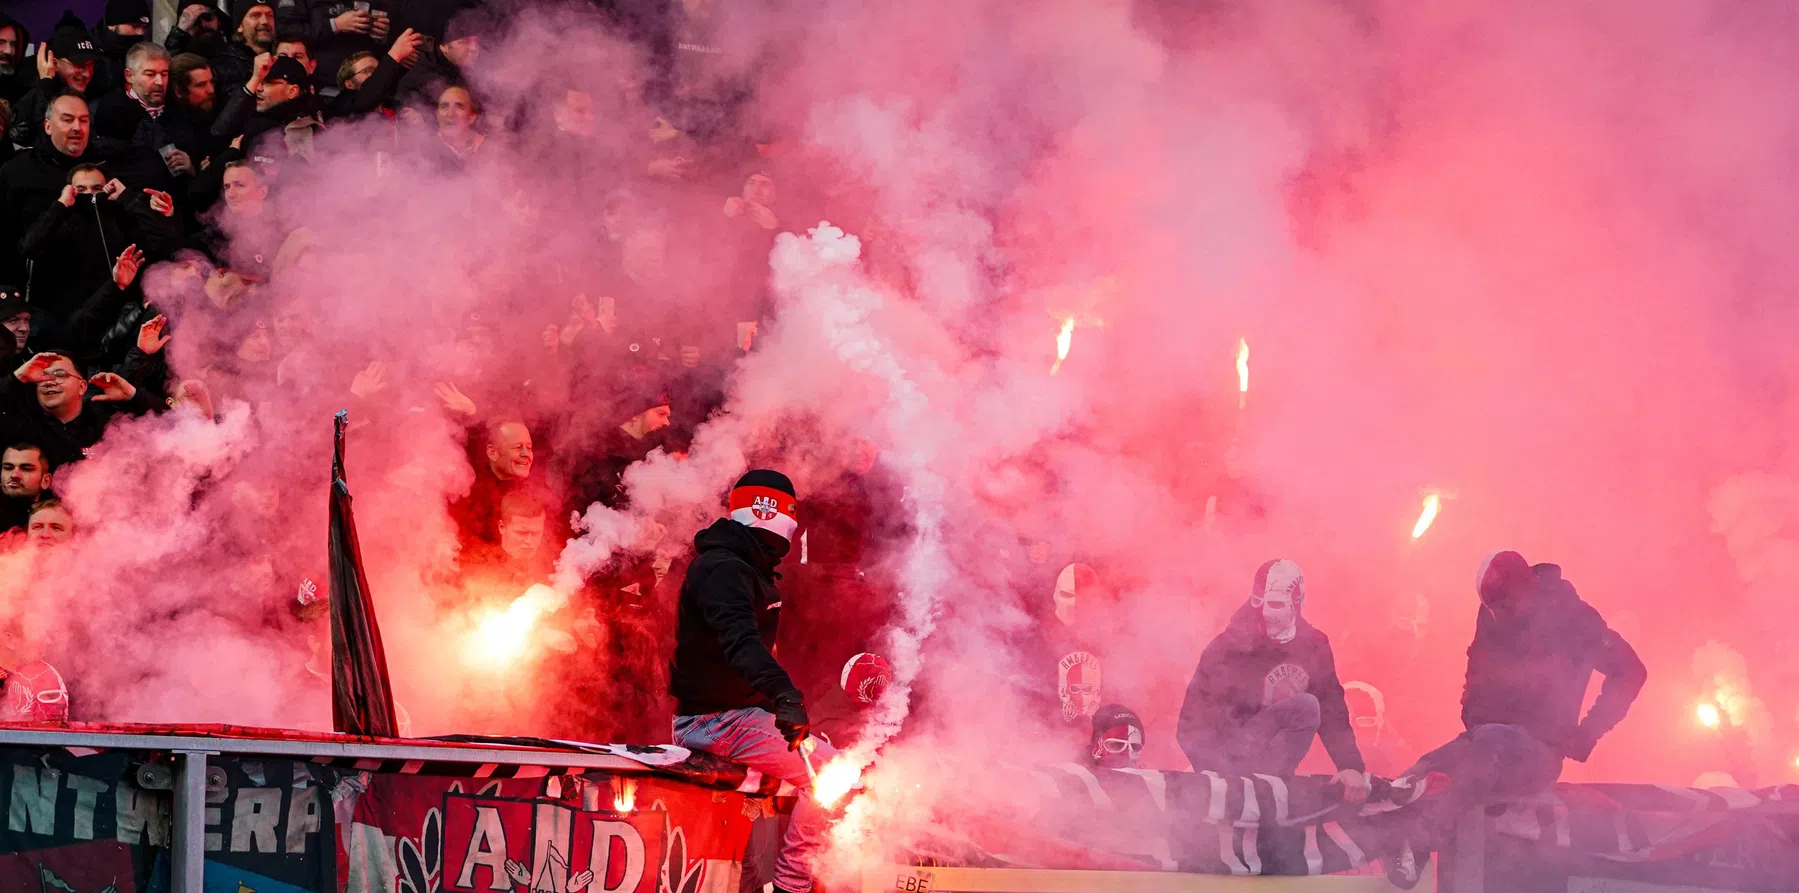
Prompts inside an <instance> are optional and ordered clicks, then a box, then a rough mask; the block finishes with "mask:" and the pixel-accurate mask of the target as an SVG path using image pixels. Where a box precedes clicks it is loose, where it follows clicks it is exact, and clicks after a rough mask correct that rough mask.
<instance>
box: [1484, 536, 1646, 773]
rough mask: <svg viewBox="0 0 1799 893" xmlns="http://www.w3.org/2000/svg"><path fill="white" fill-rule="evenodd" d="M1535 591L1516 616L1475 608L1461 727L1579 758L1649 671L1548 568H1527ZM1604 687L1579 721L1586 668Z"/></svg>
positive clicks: (1624, 707)
mask: <svg viewBox="0 0 1799 893" xmlns="http://www.w3.org/2000/svg"><path fill="white" fill-rule="evenodd" d="M1531 570H1532V571H1533V572H1534V573H1535V576H1536V587H1535V588H1536V594H1535V597H1534V600H1533V601H1532V602H1531V603H1530V604H1529V606H1528V607H1527V608H1525V609H1524V610H1523V611H1521V612H1518V613H1507V614H1504V615H1501V614H1496V613H1495V612H1494V611H1492V610H1491V609H1489V608H1486V607H1482V608H1481V610H1480V616H1479V619H1478V620H1476V621H1475V624H1474V643H1473V644H1472V645H1469V646H1468V676H1467V681H1466V683H1465V685H1464V687H1463V689H1462V725H1463V726H1464V727H1466V728H1468V729H1473V728H1474V727H1475V726H1479V725H1487V724H1489V723H1502V724H1506V725H1517V726H1523V727H1524V728H1525V729H1526V730H1527V731H1529V732H1530V733H1531V735H1532V736H1533V737H1535V738H1536V739H1537V740H1538V741H1541V742H1543V743H1545V744H1548V745H1549V746H1550V747H1553V748H1555V749H1556V751H1557V752H1558V753H1560V754H1561V755H1563V756H1567V757H1572V758H1574V759H1576V760H1581V761H1585V760H1586V758H1587V755H1588V754H1589V753H1591V751H1592V749H1593V743H1594V742H1595V741H1598V740H1599V737H1600V736H1601V735H1604V734H1605V733H1606V732H1608V731H1610V730H1611V728H1612V727H1613V726H1615V725H1617V724H1618V723H1619V721H1620V720H1622V719H1624V715H1625V713H1627V712H1628V711H1629V710H1630V705H1631V702H1632V701H1635V700H1636V697H1637V693H1638V692H1639V691H1642V689H1643V683H1644V681H1645V680H1647V679H1648V677H1649V671H1648V670H1647V669H1646V668H1644V666H1643V662H1642V661H1641V660H1639V659H1638V658H1637V653H1636V651H1634V650H1632V649H1631V647H1630V644H1629V643H1627V642H1625V641H1624V638H1623V637H1622V636H1620V635H1618V634H1617V633H1615V632H1613V631H1612V630H1611V629H1610V628H1608V627H1607V626H1606V625H1605V621H1604V620H1603V619H1602V618H1600V616H1599V612H1598V611H1595V610H1593V606H1591V605H1589V604H1587V603H1586V602H1584V601H1581V599H1580V596H1579V595H1578V594H1576V593H1575V591H1574V586H1573V584H1571V583H1569V582H1568V581H1567V580H1564V579H1562V569H1561V568H1559V567H1557V566H1555V565H1553V564H1539V565H1535V566H1534V567H1532V568H1531ZM1595 670H1597V671H1599V672H1600V673H1602V674H1604V676H1605V684H1604V686H1603V687H1601V688H1600V690H1599V697H1598V699H1597V700H1595V701H1594V702H1593V709H1592V710H1590V711H1588V712H1587V717H1586V719H1585V720H1584V721H1582V720H1581V718H1580V705H1581V703H1582V702H1583V701H1584V700H1585V698H1586V693H1587V683H1588V681H1589V680H1590V679H1591V678H1592V675H1593V671H1595Z"/></svg>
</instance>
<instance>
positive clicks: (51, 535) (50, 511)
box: [25, 498, 75, 546]
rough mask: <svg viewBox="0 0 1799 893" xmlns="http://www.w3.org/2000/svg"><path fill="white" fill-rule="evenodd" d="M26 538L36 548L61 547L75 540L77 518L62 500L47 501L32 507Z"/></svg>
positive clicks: (26, 528) (52, 499)
mask: <svg viewBox="0 0 1799 893" xmlns="http://www.w3.org/2000/svg"><path fill="white" fill-rule="evenodd" d="M25 536H26V537H27V538H29V539H30V540H31V544H32V545H34V546H60V545H62V544H63V543H66V542H68V541H69V540H72V539H74V538H75V516H74V515H72V514H70V513H69V510H68V508H67V507H65V506H64V505H63V504H62V500H60V499H55V498H51V499H46V500H44V501H43V502H40V503H38V504H37V505H34V506H32V507H31V520H30V521H29V522H27V524H26V527H25Z"/></svg>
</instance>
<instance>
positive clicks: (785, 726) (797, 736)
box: [775, 691, 812, 750]
mask: <svg viewBox="0 0 1799 893" xmlns="http://www.w3.org/2000/svg"><path fill="white" fill-rule="evenodd" d="M775 728H776V729H778V730H780V732H781V737H782V738H786V739H787V747H788V749H789V750H796V749H798V748H799V746H800V742H801V741H804V740H806V736H807V735H808V734H810V733H811V731H812V720H811V718H809V717H807V716H806V701H805V699H804V698H802V697H800V693H799V692H797V691H792V692H787V693H785V694H783V695H781V696H780V697H778V698H775Z"/></svg>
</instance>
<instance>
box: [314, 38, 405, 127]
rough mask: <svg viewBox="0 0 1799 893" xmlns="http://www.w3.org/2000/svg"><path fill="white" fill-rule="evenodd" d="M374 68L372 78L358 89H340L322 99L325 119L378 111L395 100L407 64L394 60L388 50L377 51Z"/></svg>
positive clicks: (359, 115) (332, 119)
mask: <svg viewBox="0 0 1799 893" xmlns="http://www.w3.org/2000/svg"><path fill="white" fill-rule="evenodd" d="M375 59H376V63H375V70H374V71H373V72H370V73H369V79H368V80H366V81H363V82H362V86H361V87H359V88H357V89H355V90H344V89H339V90H338V92H337V94H336V95H334V96H332V97H330V98H329V99H326V100H325V101H324V102H323V103H321V105H322V107H323V109H324V113H325V120H327V121H336V120H346V119H356V118H361V117H364V116H366V115H369V114H372V113H374V112H376V111H379V110H380V109H381V108H383V107H384V106H387V105H389V104H390V103H392V102H393V100H394V94H395V92H396V91H398V90H399V87H400V78H402V77H404V76H405V75H406V66H404V65H401V64H400V63H398V62H395V61H394V60H393V57H392V56H389V55H388V54H386V53H377V54H376V55H375Z"/></svg>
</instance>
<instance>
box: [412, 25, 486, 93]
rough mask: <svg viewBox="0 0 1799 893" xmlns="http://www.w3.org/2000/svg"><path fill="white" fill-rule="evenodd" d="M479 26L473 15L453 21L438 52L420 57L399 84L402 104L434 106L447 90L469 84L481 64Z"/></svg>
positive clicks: (426, 53) (429, 52)
mask: <svg viewBox="0 0 1799 893" xmlns="http://www.w3.org/2000/svg"><path fill="white" fill-rule="evenodd" d="M480 25H481V23H480V21H479V17H478V16H477V15H475V14H474V13H465V14H463V15H459V16H457V17H456V18H454V19H452V20H451V21H450V24H449V26H448V27H447V28H445V29H444V35H443V41H442V42H441V43H439V44H438V45H437V49H436V50H435V51H427V52H424V53H421V54H419V59H418V64H416V65H414V66H412V70H411V71H410V72H407V74H406V77H404V78H402V79H401V80H400V103H401V104H402V105H411V106H421V107H422V106H428V105H435V103H436V101H437V99H438V97H439V96H441V95H442V94H443V91H444V88H445V87H448V86H450V85H452V84H467V83H468V73H469V71H471V70H473V69H474V68H476V67H478V66H479V65H480V64H481V28H480Z"/></svg>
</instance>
